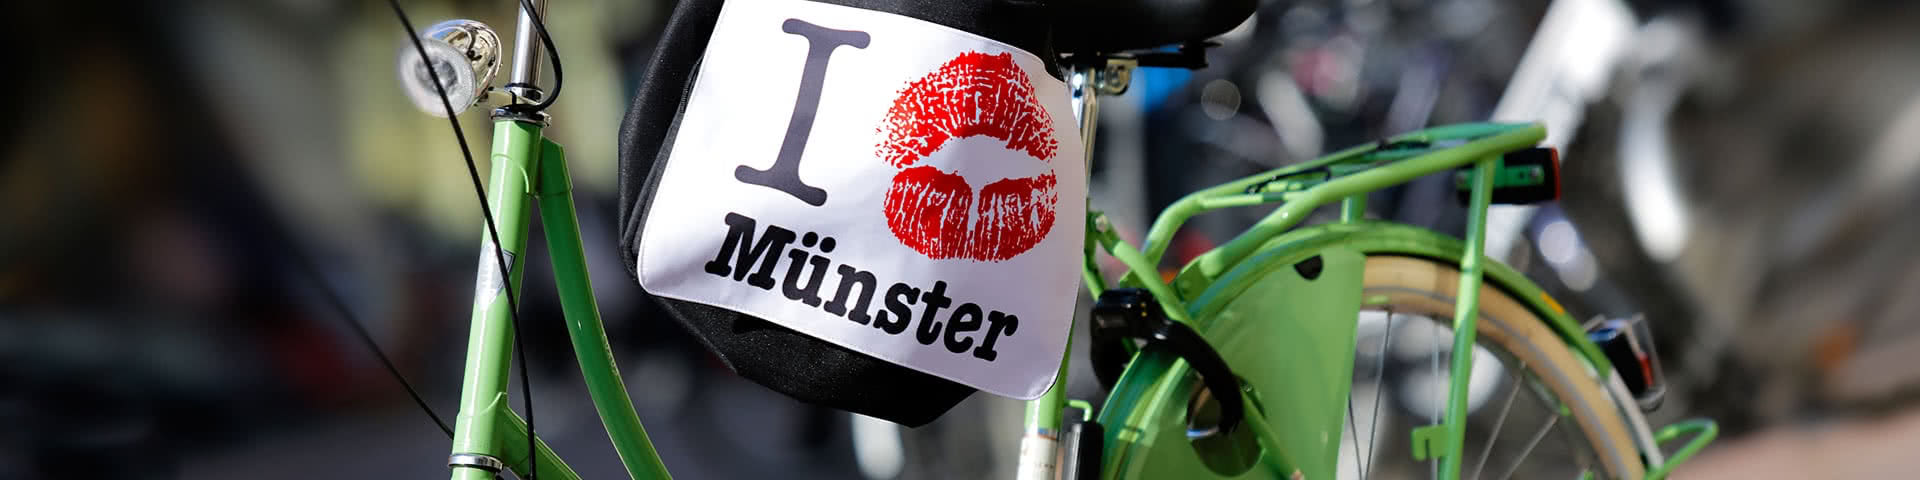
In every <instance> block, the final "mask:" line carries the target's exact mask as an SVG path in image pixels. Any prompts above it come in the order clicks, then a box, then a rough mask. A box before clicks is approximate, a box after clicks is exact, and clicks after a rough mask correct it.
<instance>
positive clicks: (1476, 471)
mask: <svg viewBox="0 0 1920 480" xmlns="http://www.w3.org/2000/svg"><path fill="white" fill-rule="evenodd" d="M1519 371H1521V372H1525V371H1527V362H1526V361H1524V360H1523V361H1521V362H1520V370H1519ZM1520 381H1521V376H1520V374H1519V373H1515V374H1514V376H1513V385H1512V386H1511V387H1510V388H1509V389H1508V390H1507V399H1506V401H1504V402H1502V403H1501V405H1500V416H1499V417H1498V419H1497V420H1494V421H1493V436H1491V437H1488V438H1487V447H1486V448H1483V449H1480V460H1479V461H1476V462H1474V463H1473V475H1472V476H1469V477H1467V478H1472V479H1475V480H1478V479H1479V478H1480V472H1481V470H1482V469H1484V468H1486V467H1487V457H1489V456H1492V455H1493V445H1494V444H1495V443H1498V442H1499V441H1500V431H1501V430H1500V427H1504V426H1506V425H1507V414H1508V412H1509V409H1512V408H1513V399H1514V397H1517V396H1519V394H1520Z"/></svg>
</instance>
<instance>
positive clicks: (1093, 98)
mask: <svg viewBox="0 0 1920 480" xmlns="http://www.w3.org/2000/svg"><path fill="white" fill-rule="evenodd" d="M1099 71H1100V69H1092V68H1084V67H1073V69H1072V70H1070V71H1069V72H1068V73H1067V89H1068V90H1069V93H1070V94H1071V95H1072V96H1073V97H1072V100H1073V110H1074V112H1073V113H1074V117H1075V118H1074V119H1075V120H1078V121H1079V123H1080V142H1081V143H1082V144H1083V145H1085V146H1086V150H1085V151H1084V152H1083V153H1085V154H1086V158H1084V159H1083V160H1084V161H1085V162H1087V170H1088V171H1092V170H1093V134H1094V132H1095V127H1097V126H1099V119H1100V101H1099V98H1100V97H1099V95H1100V93H1099V92H1100V88H1099V87H1098V86H1097V85H1098V84H1097V83H1096V82H1097V80H1098V77H1095V75H1097V74H1098V72H1099Z"/></svg>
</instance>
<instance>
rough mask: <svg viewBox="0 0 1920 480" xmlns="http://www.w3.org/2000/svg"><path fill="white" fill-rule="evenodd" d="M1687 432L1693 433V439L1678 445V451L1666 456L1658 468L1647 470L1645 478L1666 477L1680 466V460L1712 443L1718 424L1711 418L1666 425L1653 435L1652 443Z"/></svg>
mask: <svg viewBox="0 0 1920 480" xmlns="http://www.w3.org/2000/svg"><path fill="white" fill-rule="evenodd" d="M1688 434H1691V435H1693V439H1692V440H1688V441H1687V445H1686V446H1683V447H1680V451H1677V452H1674V453H1673V456H1671V457H1667V463H1664V464H1661V465H1660V468H1655V469H1653V471H1651V472H1647V480H1660V479H1663V478H1667V474H1670V473H1673V468H1674V467H1677V466H1680V464H1681V463H1682V462H1686V461H1687V459H1690V458H1693V454H1696V453H1700V449H1702V448H1706V447H1707V444H1708V443H1712V442H1713V439H1714V437H1718V436H1720V424H1718V423H1714V421H1713V420H1707V419H1695V420H1688V421H1684V422H1680V423H1676V424H1673V425H1668V426H1666V427H1665V428H1661V429H1660V431H1659V432H1658V433H1655V434H1654V435H1653V441H1654V443H1667V442H1668V441H1672V440H1673V439H1675V438H1679V437H1680V436H1681V435H1688Z"/></svg>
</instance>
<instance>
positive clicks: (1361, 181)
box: [1147, 125, 1547, 275]
mask: <svg viewBox="0 0 1920 480" xmlns="http://www.w3.org/2000/svg"><path fill="white" fill-rule="evenodd" d="M1546 134H1547V132H1546V129H1545V128H1543V127H1541V126H1539V125H1530V126H1527V127H1522V128H1513V129H1510V130H1506V131H1505V132H1504V133H1500V134H1498V135H1493V136H1490V137H1486V138H1482V139H1479V140H1474V141H1472V142H1469V143H1467V144H1465V145H1461V146H1459V147H1454V148H1449V149H1446V150H1441V151H1437V152H1433V153H1429V154H1426V155H1421V156H1419V157H1415V158H1412V159H1408V160H1405V161H1401V162H1397V163H1394V164H1392V165H1385V166H1381V167H1378V168H1373V169H1370V170H1366V171H1363V172H1359V173H1355V174H1353V175H1348V176H1345V177H1340V178H1336V179H1333V180H1332V181H1328V182H1326V183H1323V184H1321V185H1319V186H1317V187H1313V188H1310V189H1308V190H1307V191H1304V192H1297V193H1295V194H1293V195H1289V196H1288V197H1287V203H1285V204H1282V205H1280V208H1277V209H1274V211H1273V213H1271V214H1268V215H1267V216H1266V218H1262V219H1261V220H1260V221H1259V222H1258V223H1255V224H1254V226H1253V227H1252V228H1249V229H1247V231H1246V232H1244V233H1241V234H1240V236H1237V237H1234V238H1233V240H1231V241H1228V242H1227V244H1226V245H1222V246H1220V248H1218V249H1214V250H1213V251H1211V252H1207V253H1206V254H1204V255H1201V256H1200V257H1199V258H1197V259H1195V260H1194V261H1195V263H1196V264H1197V265H1198V266H1199V268H1201V270H1202V271H1203V272H1205V273H1206V274H1207V275H1218V274H1219V273H1220V272H1222V271H1224V270H1225V269H1226V268H1227V267H1228V266H1230V265H1233V264H1235V263H1237V262H1239V261H1240V260H1242V259H1244V258H1246V257H1247V255H1249V254H1251V253H1253V251H1254V250H1256V249H1258V248H1260V245H1262V244H1264V243H1266V241H1267V240H1268V239H1271V238H1273V237H1274V236H1276V235H1279V234H1280V233H1281V232H1285V231H1286V230H1287V229H1289V228H1293V226H1294V225H1298V224H1299V223H1300V222H1301V221H1302V220H1305V219H1306V216H1307V214H1308V213H1312V212H1313V209H1315V208H1319V207H1320V206H1321V205H1326V204H1328V203H1332V202H1334V201H1336V200H1339V199H1342V198H1346V197H1349V196H1353V195H1357V194H1361V193H1366V192H1371V191H1374V190H1379V189H1381V188H1385V187H1388V186H1392V185H1397V184H1400V183H1406V182H1407V181H1408V180H1412V179H1414V178H1417V177H1420V176H1422V175H1426V174H1430V173H1434V172H1439V171H1442V170H1447V169H1450V168H1455V167H1459V166H1462V165H1466V164H1468V163H1473V162H1474V161H1475V160H1479V159H1484V158H1488V157H1492V156H1496V155H1498V154H1501V153H1504V152H1510V151H1513V150H1518V149H1521V148H1525V147H1527V146H1529V145H1533V144H1536V143H1539V142H1540V140H1541V139H1543V138H1546ZM1210 190H1211V189H1210ZM1166 235H1168V236H1169V238H1170V237H1171V235H1172V233H1171V232H1168V233H1167V234H1166ZM1147 240H1148V241H1149V242H1158V241H1161V240H1163V239H1159V238H1156V237H1153V236H1152V235H1151V234H1150V235H1149V236H1148V239H1147Z"/></svg>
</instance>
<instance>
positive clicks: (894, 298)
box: [706, 212, 1020, 362]
mask: <svg viewBox="0 0 1920 480" xmlns="http://www.w3.org/2000/svg"><path fill="white" fill-rule="evenodd" d="M725 221H726V224H727V237H726V240H723V241H721V243H720V249H719V253H718V254H716V255H714V257H713V260H712V261H709V262H707V264H706V272H707V273H710V274H713V275H717V276H720V277H728V278H732V279H733V280H734V281H736V282H744V283H746V284H747V285H752V286H754V287H759V288H760V289H761V290H768V291H772V290H773V287H774V286H775V285H778V286H779V287H780V293H781V294H783V295H785V296H786V297H787V299H788V300H793V301H796V302H800V303H803V304H806V305H807V306H809V307H819V308H820V310H822V311H825V312H827V313H829V314H832V315H834V316H837V317H844V318H846V319H847V320H850V321H852V322H854V323H858V324H861V325H872V326H873V327H874V328H875V329H878V330H880V331H882V332H886V333H887V334H888V335H900V334H903V333H906V331H907V330H908V327H910V326H912V324H913V323H914V312H913V307H914V306H915V305H918V306H919V307H920V315H919V326H918V327H917V328H913V338H914V340H916V341H919V342H920V344H921V345H928V346H931V345H933V344H934V343H935V342H939V343H942V344H943V345H942V346H944V347H945V348H946V349H947V351H948V352H952V353H955V354H962V353H966V352H967V351H968V350H972V351H973V357H974V358H978V359H981V360H986V361H988V362H991V361H993V360H994V359H995V358H997V357H999V352H996V351H994V349H993V345H994V343H995V342H996V341H998V340H999V339H1000V337H1001V336H1002V335H1006V336H1013V333H1014V331H1015V330H1017V329H1019V327H1020V317H1017V316H1014V315H1011V314H1006V313H1002V312H1000V311H997V310H989V309H986V308H983V307H981V306H980V305H979V304H975V303H961V304H960V306H958V307H954V308H953V310H952V311H951V312H950V313H949V314H948V315H946V317H945V319H944V320H945V321H944V322H943V321H942V319H941V311H942V310H945V309H946V308H947V307H950V306H953V299H952V298H949V297H947V295H946V293H947V282H945V281H935V282H933V287H932V288H927V289H921V288H918V287H915V286H913V285H908V284H906V283H904V282H901V283H894V284H893V285H892V286H889V287H887V290H886V295H885V296H884V297H883V300H882V301H883V302H884V303H885V308H884V309H879V310H878V311H876V312H874V313H871V314H870V313H869V311H870V310H869V307H871V306H872V303H873V297H874V294H875V293H876V292H878V289H879V285H880V282H879V279H878V278H875V277H874V275H873V272H869V271H866V270H861V269H860V268H858V267H854V266H852V265H845V264H842V265H840V266H839V267H838V268H836V269H833V272H834V273H837V274H838V275H839V280H840V282H839V286H838V288H836V289H835V291H834V295H833V300H831V301H827V302H824V303H823V302H822V298H821V297H820V291H821V288H822V286H823V285H825V282H826V276H827V272H828V267H829V266H832V262H833V261H832V260H831V259H829V258H827V257H826V255H825V254H828V253H833V249H834V243H835V242H834V239H833V237H824V238H822V237H821V236H820V235H818V234H815V233H813V232H807V233H806V234H805V235H796V234H795V233H794V232H793V231H792V230H788V229H785V228H781V227H780V226H778V225H773V224H767V228H766V231H765V232H762V233H761V234H760V235H759V237H757V238H756V237H755V236H754V233H755V231H756V230H757V227H758V223H759V222H756V221H755V220H754V219H752V218H749V217H747V216H745V215H741V214H739V213H732V212H729V213H727V216H726V219H725ZM796 239H797V240H799V242H800V246H799V247H797V248H788V246H789V245H792V244H793V243H794V241H795V240H796ZM809 249H818V250H819V252H818V253H814V252H811V251H809ZM782 252H785V253H786V255H785V257H786V259H787V262H786V263H787V272H786V276H785V277H784V278H776V277H774V275H773V272H774V269H775V267H776V264H777V263H779V262H780V257H781V256H782V255H781V253H782ZM756 267H758V268H756ZM809 267H811V268H809ZM776 280H778V281H776ZM856 290H858V295H855V291H856ZM848 303H852V305H851V306H849V305H848ZM982 329H985V332H984V333H976V332H981V330H982ZM976 339H977V340H979V342H975V341H974V340H976ZM976 343H977V344H978V345H976Z"/></svg>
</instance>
